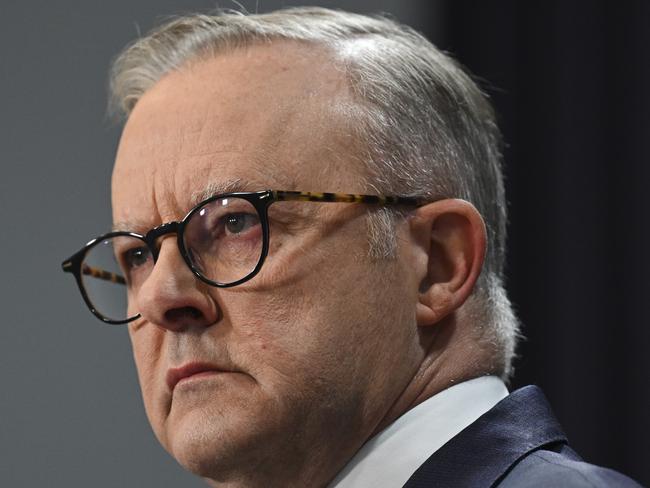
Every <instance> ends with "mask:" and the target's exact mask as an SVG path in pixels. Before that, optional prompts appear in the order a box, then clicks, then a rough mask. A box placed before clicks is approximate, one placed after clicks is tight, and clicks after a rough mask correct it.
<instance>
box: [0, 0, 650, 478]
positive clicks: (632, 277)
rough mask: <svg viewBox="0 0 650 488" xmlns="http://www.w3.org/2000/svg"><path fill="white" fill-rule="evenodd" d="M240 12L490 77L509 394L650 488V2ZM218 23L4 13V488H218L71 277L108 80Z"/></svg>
mask: <svg viewBox="0 0 650 488" xmlns="http://www.w3.org/2000/svg"><path fill="white" fill-rule="evenodd" d="M242 3H243V6H244V7H245V8H246V9H248V10H249V11H255V10H256V9H258V10H259V11H268V10H272V9H275V8H278V7H281V6H283V5H301V4H302V5H306V4H312V5H321V6H326V7H337V8H345V9H348V10H353V11H358V12H366V13H368V12H388V13H390V14H392V15H393V16H394V17H396V18H397V19H399V20H401V21H402V22H404V23H407V24H410V25H412V26H413V27H415V28H417V29H418V30H420V31H422V32H424V33H425V34H426V35H427V36H428V37H429V38H430V39H431V40H433V41H434V43H435V44H436V45H438V47H440V48H442V49H444V50H446V51H449V52H451V53H453V54H454V55H455V56H456V57H457V58H458V59H459V60H460V61H461V62H462V63H463V64H464V65H465V66H467V67H468V68H469V69H470V70H471V71H472V72H474V73H475V74H476V75H477V76H478V77H479V79H480V80H481V83H482V85H483V87H484V88H485V89H486V91H487V92H488V93H489V94H490V96H491V97H492V99H493V101H494V103H495V104H496V107H497V111H498V113H499V117H500V122H501V127H502V128H503V132H504V134H505V139H506V141H507V143H508V146H507V148H506V150H505V162H506V166H505V171H506V175H507V191H508V200H509V202H510V240H509V258H508V277H509V281H508V290H509V292H510V296H511V298H512V300H513V302H514V303H515V305H516V308H517V310H518V313H519V316H520V317H521V319H522V321H523V324H524V334H525V335H526V337H527V339H526V340H525V341H524V342H523V343H522V344H521V347H520V349H519V350H520V356H521V357H520V359H519V360H518V361H517V370H516V376H515V379H514V381H513V385H512V386H513V387H518V386H521V385H524V384H529V383H536V384H538V385H541V386H542V388H543V389H544V391H545V392H546V394H547V396H548V397H549V398H550V400H551V404H552V405H553V406H554V408H555V411H556V414H557V415H558V417H559V419H560V421H561V422H562V424H563V425H564V427H565V429H566V431H567V434H568V436H569V439H570V441H571V443H572V445H573V446H574V448H575V449H576V450H577V451H578V452H580V453H581V454H582V455H583V456H584V457H585V459H587V460H588V461H590V462H593V463H597V464H602V465H605V466H608V467H612V468H615V469H617V470H620V471H622V472H624V473H626V474H628V475H630V476H632V477H634V478H636V479H637V480H639V481H640V482H641V483H643V484H650V466H649V465H650V463H648V461H649V460H650V447H649V446H650V444H649V443H648V438H650V420H649V414H650V392H649V387H650V359H649V356H648V354H647V351H648V348H649V347H650V331H649V330H650V328H649V327H648V322H649V320H648V315H647V313H646V307H647V303H648V302H647V301H646V295H647V294H648V292H650V283H649V281H648V279H647V277H648V276H650V266H649V265H650V263H649V262H648V251H647V249H648V242H649V237H650V236H649V235H648V234H649V230H648V225H647V220H648V217H647V213H646V211H647V209H648V208H650V204H649V203H648V201H647V199H646V195H647V193H648V191H647V188H649V187H650V185H649V183H650V177H649V176H650V175H649V172H650V170H649V169H648V168H649V165H648V162H649V161H650V158H649V156H650V151H649V149H648V145H647V144H648V140H649V139H650V94H649V90H648V87H650V59H649V55H648V47H649V46H650V29H649V27H650V2H647V1H641V0H639V1H632V0H631V1H627V2H604V1H601V2H598V1H591V2H578V1H564V2H561V1H558V0H555V1H547V2H543V3H542V2H516V1H514V0H511V1H499V2H497V1H492V2H477V1H469V0H437V1H425V0H412V1H405V0H402V1H399V0H392V1H389V0H381V1H369V0H368V1H361V0H359V1H347V2H343V1H338V2H336V1H329V2H328V1H322V2H293V1H285V2H280V1H266V0H265V1H259V2H257V5H256V2H251V1H248V2H247V1H244V2H242ZM215 6H216V4H215V2H213V1H201V0H156V1H154V0H138V1H137V2H134V1H131V0H128V1H127V0H113V1H111V2H101V1H99V0H94V1H88V0H85V1H81V0H77V1H74V0H67V1H61V2H45V1H30V2H26V1H18V0H14V1H11V0H3V2H2V3H1V4H0V97H1V104H0V129H1V130H0V161H1V164H2V170H3V171H2V176H1V177H0V218H1V219H2V220H1V221H2V232H1V236H2V237H1V241H0V245H1V247H0V251H1V252H0V259H1V260H2V261H1V262H0V270H1V273H2V280H0V301H1V302H0V303H1V304H2V317H3V320H2V326H1V327H0V381H1V382H2V386H3V391H2V392H1V393H0V484H1V485H2V486H11V487H35V486H56V487H58V486H65V487H85V486H93V487H97V488H100V487H115V486H125V487H179V486H184V487H190V486H197V487H198V486H204V485H203V483H202V482H201V481H200V480H198V479H196V478H194V477H192V476H191V475H189V474H186V473H184V472H183V471H182V470H181V469H180V468H179V467H178V466H176V464H175V462H174V461H173V460H172V459H171V458H170V457H168V456H167V455H166V454H165V453H164V451H163V450H162V448H160V447H159V445H158V443H157V441H156V440H155V438H154V436H153V434H152V433H151V431H150V429H149V427H148V423H147V421H146V418H145V416H144V411H143V408H142V404H141V400H140V394H139V389H138V385H137V381H136V377H135V370H134V366H133V361H132V359H131V353H130V346H129V343H128V337H127V334H126V330H125V329H124V328H119V327H110V326H102V325H101V324H100V323H99V322H97V321H96V320H95V319H94V318H93V317H92V316H91V315H90V313H89V312H88V311H87V310H86V309H85V307H84V306H83V304H82V303H81V300H80V298H79V297H78V292H77V290H76V288H75V286H74V283H73V280H72V279H70V277H69V276H64V275H63V273H61V272H60V269H59V266H60V262H61V260H62V259H63V258H64V257H67V256H68V255H69V254H71V253H72V252H73V251H74V250H76V249H78V248H79V247H80V246H81V245H82V244H83V243H84V242H85V241H86V240H87V239H88V238H90V237H91V236H94V235H96V234H98V233H101V232H103V231H105V230H106V229H108V228H109V226H110V224H111V222H110V198H109V195H110V190H109V182H110V173H111V166H112V160H113V156H114V152H115V148H116V144H117V141H118V137H119V127H115V126H113V125H111V124H110V123H109V122H108V121H107V119H106V118H105V107H106V101H105V100H106V78H107V70H108V66H109V63H110V60H111V59H112V57H113V56H114V55H115V54H116V53H117V52H118V51H119V50H120V49H121V48H122V47H123V46H124V45H125V44H126V43H127V42H129V41H130V40H132V39H134V38H135V37H136V36H137V35H138V32H145V31H147V30H149V29H150V28H151V27H152V26H153V25H155V23H156V21H157V19H159V18H160V17H161V16H164V15H170V14H174V13H182V12H188V11H195V10H206V9H211V8H214V7H215ZM220 6H221V7H236V4H234V3H230V2H225V1H223V2H221V3H220Z"/></svg>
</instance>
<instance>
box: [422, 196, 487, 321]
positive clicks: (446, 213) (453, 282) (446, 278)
mask: <svg viewBox="0 0 650 488" xmlns="http://www.w3.org/2000/svg"><path fill="white" fill-rule="evenodd" d="M410 226H411V233H412V234H411V235H412V238H413V242H414V243H415V245H416V249H415V252H416V257H417V259H416V260H415V263H416V268H417V269H416V272H417V278H418V279H419V280H420V289H419V297H418V302H417V309H416V319H417V324H418V326H429V325H434V324H436V323H438V322H440V320H442V319H443V318H445V317H446V316H447V315H449V314H450V313H452V312H453V311H455V310H456V309H458V308H459V307H460V306H461V305H462V304H463V303H464V302H465V300H466V299H467V297H468V296H469V295H470V293H471V292H472V289H473V288H474V285H475V283H476V280H477V279H478V276H479V274H480V273H481V268H482V267H483V261H484V259H485V252H486V246H487V238H486V230H485V223H484V222H483V219H482V218H481V215H480V214H479V213H478V211H477V210H476V208H475V207H474V206H473V205H472V204H471V203H469V202H466V201H465V200H458V199H447V200H440V201H437V202H433V203H430V204H428V205H425V206H423V207H420V208H419V209H418V211H417V212H416V214H415V216H414V217H413V218H412V219H411V221H410Z"/></svg>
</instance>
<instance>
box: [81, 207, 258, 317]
mask: <svg viewBox="0 0 650 488" xmlns="http://www.w3.org/2000/svg"><path fill="white" fill-rule="evenodd" d="M183 245H184V247H185V250H186V252H187V256H188V259H189V261H190V262H191V264H192V266H193V267H194V268H195V270H196V271H197V272H198V273H199V274H201V275H202V276H203V277H204V278H206V279H208V280H209V281H212V282H215V283H217V284H230V283H234V282H236V281H239V280H241V279H243V278H246V277H247V276H248V275H249V274H251V272H252V271H254V270H255V268H256V267H257V265H258V263H259V261H260V259H261V257H262V249H263V229H262V225H261V221H260V217H259V214H258V212H257V209H256V208H255V206H254V205H253V204H252V203H250V202H249V201H248V200H245V199H243V198H237V197H224V198H219V199H217V200H213V201H211V202H209V203H207V204H205V205H203V206H202V207H199V208H198V209H196V210H195V211H194V212H193V213H192V214H191V215H190V216H189V218H188V220H187V221H186V224H185V230H184V234H183ZM153 266H154V261H153V256H152V255H151V252H150V250H149V248H148V247H147V245H146V243H145V241H144V240H142V239H140V238H137V237H133V236H123V235H120V236H115V237H112V238H109V239H104V240H102V241H101V242H99V243H98V244H96V245H95V246H93V247H92V248H91V249H90V250H89V251H88V252H87V254H86V257H85V259H84V261H83V263H82V284H83V286H84V290H85V292H86V295H87V297H88V299H89V301H90V302H91V303H92V305H93V308H94V309H95V310H96V311H97V312H98V313H99V314H101V315H102V316H104V317H105V318H108V319H110V320H124V319H126V318H129V317H132V316H135V315H136V314H137V313H138V311H137V310H135V309H134V307H135V305H133V304H134V303H135V300H134V299H135V297H136V296H137V293H138V291H139V290H140V288H141V287H142V285H143V284H144V282H145V281H146V279H147V278H148V277H149V275H150V274H151V271H152V270H153Z"/></svg>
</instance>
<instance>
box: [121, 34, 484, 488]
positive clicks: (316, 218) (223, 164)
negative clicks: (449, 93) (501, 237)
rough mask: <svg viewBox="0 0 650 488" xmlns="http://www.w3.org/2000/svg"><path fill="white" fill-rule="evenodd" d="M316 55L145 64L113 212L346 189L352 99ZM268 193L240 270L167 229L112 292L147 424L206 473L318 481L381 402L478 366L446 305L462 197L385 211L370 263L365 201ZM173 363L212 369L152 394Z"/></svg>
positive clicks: (465, 249) (185, 461) (256, 52)
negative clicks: (280, 199) (208, 261)
mask: <svg viewBox="0 0 650 488" xmlns="http://www.w3.org/2000/svg"><path fill="white" fill-rule="evenodd" d="M326 59H327V57H326V54H325V53H323V52H319V51H318V50H316V49H314V48H313V47H312V48H309V49H307V48H305V47H304V46H300V45H297V44H292V43H288V42H287V43H280V42H275V43H273V44H272V45H264V46H252V47H249V48H246V49H239V50H236V51H234V52H228V53H221V54H219V55H218V56H217V57H214V58H211V59H206V60H201V61H197V62H194V63H192V64H191V65H189V66H186V67H184V68H183V69H181V70H179V71H176V72H173V73H171V74H169V75H167V76H166V77H165V78H163V79H162V80H160V81H159V82H158V83H157V84H156V85H154V86H153V87H152V88H151V89H150V90H149V91H147V92H146V93H145V94H144V96H143V97H142V98H141V99H140V101H139V102H138V104H137V105H136V107H135V109H134V110H133V112H132V114H131V115H130V117H129V120H128V122H127V124H126V126H125V128H124V132H123V134H122V138H121V141H120V146H119V150H118V154H117V158H116V163H115V169H114V173H113V214H114V221H115V222H116V223H119V224H117V225H119V226H120V227H128V228H129V229H131V230H135V231H146V230H148V229H149V228H152V227H154V226H157V225H160V224H161V223H163V222H168V221H172V220H180V219H181V218H182V217H183V216H184V215H185V214H186V212H187V211H188V210H189V209H190V208H191V207H192V206H193V205H194V204H195V203H196V201H195V196H196V195H197V194H200V193H201V192H202V191H203V190H204V188H205V187H206V185H208V184H209V183H212V184H216V185H221V184H224V183H227V182H229V181H232V180H238V181H240V183H241V186H242V188H241V189H244V190H261V189H267V188H273V189H281V190H285V189H298V190H302V191H339V192H350V193H363V192H365V191H366V188H364V187H363V186H362V184H361V181H362V177H363V166H362V164H361V163H360V154H361V153H362V149H363V148H362V147H361V146H360V144H359V142H358V141H355V140H353V139H352V138H351V136H350V135H349V134H350V130H349V127H350V123H351V121H350V120H349V119H348V117H349V116H348V115H347V114H349V113H350V110H349V109H350V107H352V106H353V105H354V102H353V100H352V99H351V96H350V93H349V89H348V86H347V84H346V81H345V79H344V78H343V75H342V74H341V72H340V71H339V70H337V69H334V68H333V67H332V65H331V64H330V63H328V62H326V61H324V60H326ZM276 205H277V206H278V210H277V211H278V213H277V214H274V215H277V216H278V222H279V223H278V224H277V225H276V226H275V227H274V224H273V223H272V230H271V232H272V238H271V242H272V246H271V253H270V254H269V257H268V259H267V261H266V262H265V264H264V267H263V268H262V271H261V272H260V274H259V275H258V276H256V277H255V278H253V279H252V280H251V281H249V282H247V283H244V284H242V285H239V286H237V287H233V288H227V289H223V288H216V287H210V286H208V285H206V284H204V283H202V282H201V281H199V280H198V279H196V278H195V277H194V276H193V275H192V274H191V272H190V270H189V269H188V268H187V266H186V265H185V263H184V262H183V260H182V258H181V256H180V254H179V251H178V248H177V246H176V240H175V236H174V235H171V236H166V237H165V238H163V239H162V240H161V243H160V245H161V248H160V255H159V258H158V261H157V263H156V266H155V267H154V269H153V271H152V274H151V275H150V276H149V278H148V279H147V280H146V282H145V284H144V285H143V287H142V288H141V289H140V290H139V292H138V294H137V296H135V297H133V299H132V303H131V307H132V308H133V309H135V310H137V311H139V312H140V313H141V316H142V317H141V319H139V320H137V321H135V322H133V323H131V324H130V325H129V332H130V337H131V341H132V345H133V354H134V358H135V363H136V366H137V370H138V376H139V380H140V384H141V388H142V395H143V399H144V405H145V409H146V412H147V416H148V418H149V421H150V422H151V425H152V427H153V430H154V432H155V434H156V436H157V438H158V439H159V441H160V442H161V444H162V445H163V446H164V447H165V449H167V450H168V451H169V452H170V454H171V455H172V456H173V457H174V458H175V459H176V460H177V461H178V462H179V463H180V464H181V465H182V466H184V467H185V468H186V469H188V470H190V471H192V472H194V473H196V474H197V475H199V476H202V477H204V478H205V479H206V480H207V481H208V482H209V483H210V484H211V485H213V486H228V487H240V486H241V487H243V486H247V487H256V486H264V487H271V486H282V487H291V486H323V485H325V484H326V483H327V482H328V481H329V480H331V479H332V478H333V477H334V476H335V475H336V473H337V472H338V471H339V470H340V469H341V468H342V467H343V466H344V465H345V463H346V462H347V461H348V460H349V459H350V458H351V457H352V456H353V455H354V453H355V452H356V451H357V450H358V449H359V448H360V447H361V446H362V445H363V443H364V442H365V441H366V440H367V439H369V438H370V437H371V436H372V435H373V434H374V433H376V432H377V431H378V430H380V429H381V428H383V427H385V426H386V425H387V424H388V423H390V422H392V421H393V420H394V419H395V418H397V417H398V416H399V415H401V414H402V413H404V412H405V411H407V410H408V409H410V408H412V407H413V406H414V405H416V404H417V403H419V402H421V401H423V400H424V399H426V398H428V397H429V396H431V395H433V394H435V393H436V392H438V391H440V390H442V389H444V388H446V387H447V386H449V385H450V384H451V383H453V382H454V381H462V380H464V379H467V378H471V377H474V376H477V375H478V374H481V373H484V372H485V371H483V370H482V369H481V367H482V366H481V364H482V361H481V360H480V358H481V357H483V356H484V354H483V351H482V350H481V349H480V348H479V347H478V346H477V345H476V341H473V340H472V339H471V333H470V328H469V327H468V326H467V325H466V324H465V323H464V321H463V320H461V318H462V313H461V312H462V304H463V302H464V301H465V300H466V298H467V297H468V296H469V294H470V293H471V290H472V288H473V286H474V283H475V281H476V278H477V277H478V274H479V272H480V269H481V265H482V262H483V256H484V253H485V228H484V225H483V221H482V220H481V217H480V216H479V214H478V213H477V212H476V210H475V209H474V207H472V206H471V205H470V204H468V203H467V202H463V201H460V200H444V201H440V202H435V203H432V204H429V205H426V206H424V207H421V208H419V209H418V210H417V211H415V212H414V213H413V215H411V216H410V217H408V218H407V219H404V221H402V222H401V223H400V224H399V225H398V232H399V248H398V254H397V256H396V258H395V259H392V260H383V261H378V260H373V259H371V258H370V257H368V240H367V236H366V227H365V225H366V224H365V217H366V215H367V212H368V208H366V207H364V206H362V205H357V204H338V203H337V204H334V203H328V204H310V203H293V204H280V203H278V204H274V206H276ZM280 205H284V206H283V207H282V208H280ZM274 206H272V208H273V207H274ZM280 216H281V217H282V218H280ZM192 361H204V362H209V363H212V364H214V365H216V366H218V367H219V369H221V370H223V371H224V372H223V373H220V374H218V375H212V376H209V377H205V378H202V379H200V380H199V381H193V382H191V383H189V384H186V385H183V386H181V387H179V386H180V385H179V386H177V388H175V389H174V390H173V391H170V389H169V387H168V386H167V384H166V381H165V378H166V374H167V371H168V369H169V368H174V367H179V366H182V365H183V364H186V363H188V362H192Z"/></svg>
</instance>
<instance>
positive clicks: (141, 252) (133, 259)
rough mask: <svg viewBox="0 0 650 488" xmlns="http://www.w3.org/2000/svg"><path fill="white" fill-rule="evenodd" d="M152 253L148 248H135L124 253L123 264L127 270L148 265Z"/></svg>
mask: <svg viewBox="0 0 650 488" xmlns="http://www.w3.org/2000/svg"><path fill="white" fill-rule="evenodd" d="M150 257H151V253H150V252H149V249H147V248H146V247H144V246H143V247H134V248H131V249H127V250H126V251H125V252H123V253H122V262H123V263H124V268H125V269H127V270H130V269H135V268H138V267H140V266H143V265H144V264H146V263H147V261H148V260H149V258H150Z"/></svg>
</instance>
